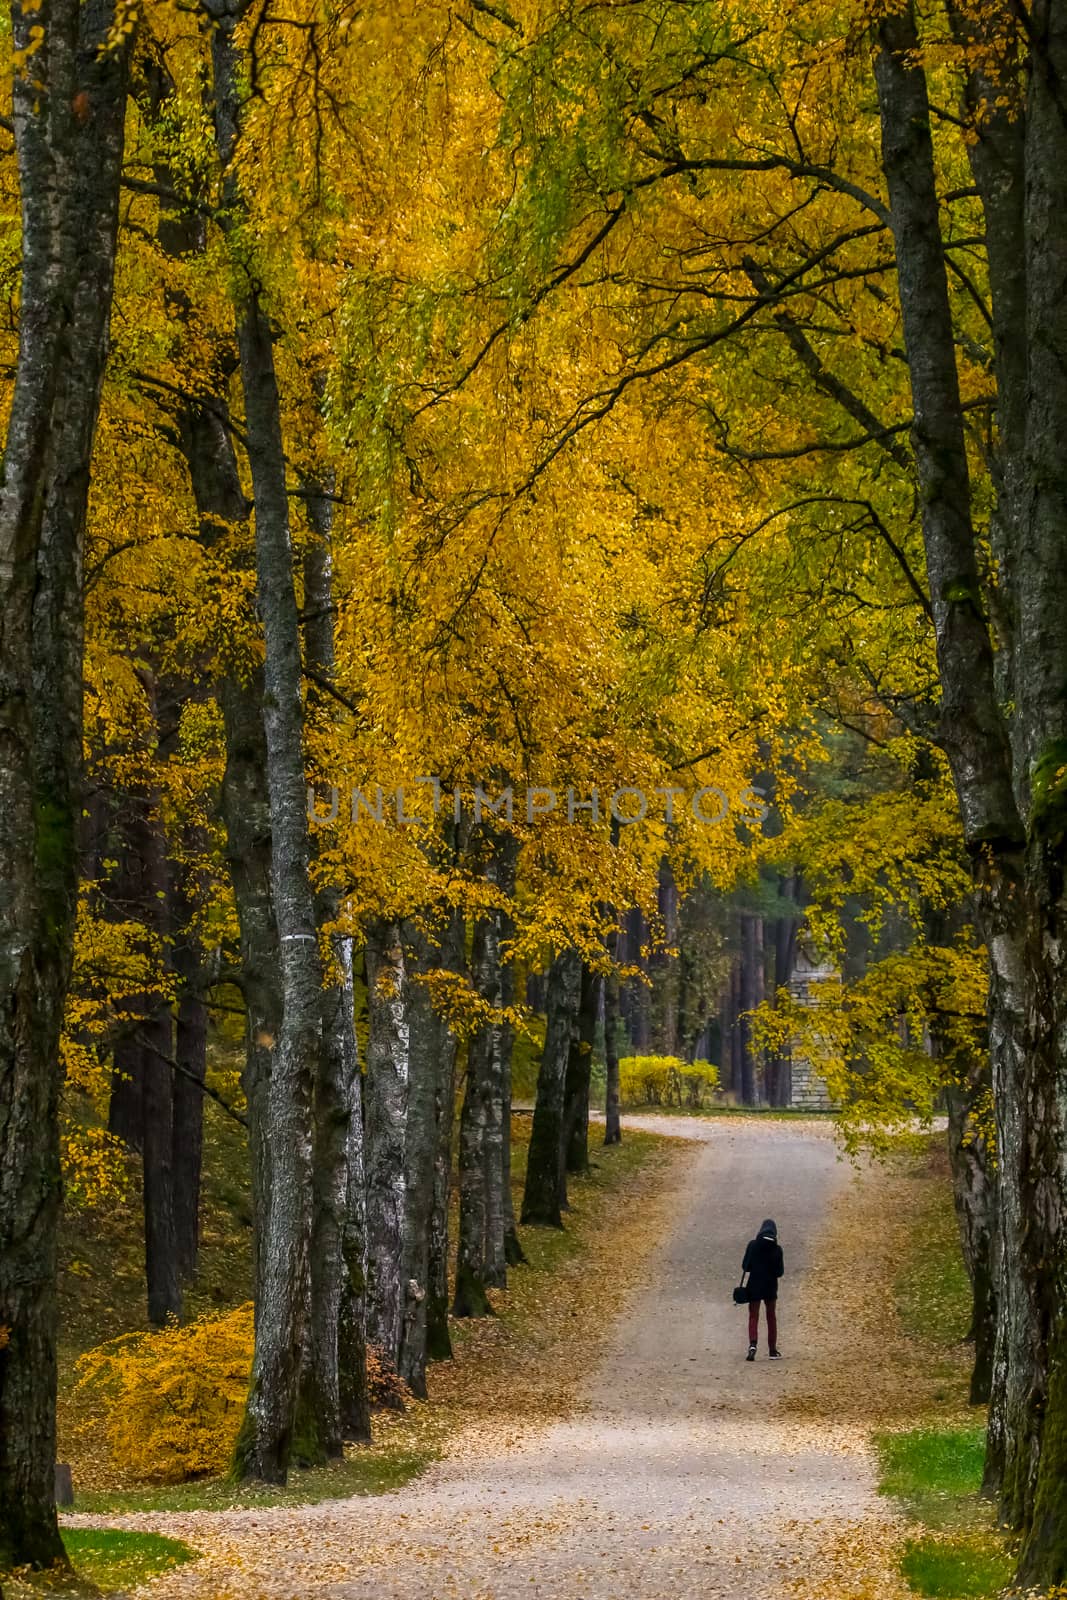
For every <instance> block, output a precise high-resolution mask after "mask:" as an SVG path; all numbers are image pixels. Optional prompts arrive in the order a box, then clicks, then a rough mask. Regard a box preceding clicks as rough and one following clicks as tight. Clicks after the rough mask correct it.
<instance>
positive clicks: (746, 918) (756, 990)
mask: <svg viewBox="0 0 1067 1600" xmlns="http://www.w3.org/2000/svg"><path fill="white" fill-rule="evenodd" d="M762 999H763V918H762V917H760V916H757V915H755V913H753V912H745V913H744V914H743V915H742V918H741V995H740V1009H741V1018H740V1024H739V1027H738V1033H739V1035H740V1040H741V1100H742V1103H743V1104H744V1105H746V1106H752V1105H755V1104H756V1103H757V1100H758V1098H759V1093H758V1083H759V1074H758V1071H757V1066H758V1063H757V1059H756V1056H757V1053H756V1050H755V1048H754V1046H753V1042H752V1023H751V1021H750V1019H749V1017H748V1015H747V1013H748V1012H750V1011H753V1010H755V1008H756V1006H758V1005H759V1004H760V1002H761V1001H762Z"/></svg>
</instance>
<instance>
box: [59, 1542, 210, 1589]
mask: <svg viewBox="0 0 1067 1600" xmlns="http://www.w3.org/2000/svg"><path fill="white" fill-rule="evenodd" d="M63 1543H64V1544H65V1545H66V1547H67V1555H68V1556H69V1557H70V1560H71V1565H72V1566H73V1567H74V1571H75V1573H76V1574H77V1576H78V1578H79V1579H81V1580H82V1581H83V1582H86V1581H87V1582H88V1583H89V1584H91V1585H92V1586H93V1588H95V1589H99V1590H100V1592H101V1593H102V1594H113V1593H115V1591H117V1590H118V1591H121V1590H125V1589H134V1588H136V1587H137V1585H138V1584H141V1583H147V1582H148V1580H149V1578H157V1577H158V1576H159V1574H160V1573H161V1572H169V1571H170V1569H171V1568H172V1567H180V1566H183V1565H184V1563H185V1562H186V1561H195V1560H196V1559H197V1556H198V1554H199V1551H197V1550H194V1549H193V1548H192V1547H191V1546H190V1545H187V1544H183V1542H182V1541H181V1540H180V1539H166V1538H164V1537H163V1535H162V1534H161V1533H133V1532H131V1531H130V1530H128V1529H126V1528H65V1529H64V1530H63Z"/></svg>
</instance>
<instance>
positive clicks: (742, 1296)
mask: <svg viewBox="0 0 1067 1600" xmlns="http://www.w3.org/2000/svg"><path fill="white" fill-rule="evenodd" d="M751 1299H752V1296H751V1294H750V1293H749V1288H748V1284H747V1283H739V1284H738V1285H737V1288H736V1289H735V1290H734V1305H735V1306H747V1305H748V1303H749V1301H750V1300H751Z"/></svg>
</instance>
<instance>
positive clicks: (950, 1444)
mask: <svg viewBox="0 0 1067 1600" xmlns="http://www.w3.org/2000/svg"><path fill="white" fill-rule="evenodd" d="M874 1443H875V1449H876V1450H877V1452H878V1461H879V1466H880V1475H879V1482H878V1490H879V1493H880V1494H887V1495H892V1496H893V1497H894V1499H897V1500H900V1501H901V1502H902V1503H903V1505H904V1507H905V1508H906V1510H907V1511H908V1512H909V1514H910V1515H911V1516H913V1517H914V1518H915V1519H916V1520H917V1521H919V1522H923V1523H925V1524H926V1526H927V1527H935V1528H943V1527H953V1526H959V1525H961V1524H965V1523H970V1522H973V1521H975V1520H979V1519H980V1520H985V1519H986V1518H987V1516H988V1512H987V1508H986V1507H984V1506H982V1505H981V1504H980V1503H979V1500H978V1494H979V1491H980V1490H981V1487H982V1468H983V1465H984V1461H985V1429H984V1428H983V1427H982V1426H980V1425H978V1426H975V1427H971V1428H941V1427H924V1428H912V1429H910V1430H909V1431H908V1432H906V1433H882V1434H877V1435H876V1436H875V1441H874Z"/></svg>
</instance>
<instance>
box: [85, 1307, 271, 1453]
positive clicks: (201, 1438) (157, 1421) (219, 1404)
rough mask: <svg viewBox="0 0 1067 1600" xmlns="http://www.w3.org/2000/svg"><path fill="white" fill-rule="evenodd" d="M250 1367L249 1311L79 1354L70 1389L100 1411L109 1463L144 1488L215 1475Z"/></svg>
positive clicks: (228, 1447)
mask: <svg viewBox="0 0 1067 1600" xmlns="http://www.w3.org/2000/svg"><path fill="white" fill-rule="evenodd" d="M251 1367H252V1305H251V1302H249V1303H248V1304H246V1305H242V1306H238V1307H237V1309H236V1310H234V1311H230V1312H228V1313H226V1314H225V1315H224V1316H210V1317H199V1318H198V1319H197V1320H196V1321H195V1322H190V1323H189V1324H187V1326H185V1327H179V1326H178V1324H177V1323H173V1324H171V1325H170V1326H169V1327H166V1328H162V1329H160V1330H159V1331H158V1332H154V1333H128V1334H123V1335H122V1336H121V1337H120V1338H118V1339H111V1340H109V1341H108V1342H107V1343H106V1344H102V1345H99V1346H98V1347H97V1348H96V1349H95V1350H88V1351H86V1353H85V1355H83V1356H82V1357H81V1358H80V1360H79V1362H78V1387H79V1390H81V1391H83V1392H85V1391H90V1392H91V1393H92V1395H93V1396H94V1397H96V1398H98V1399H99V1400H100V1401H102V1402H103V1403H104V1404H105V1405H106V1407H107V1440H108V1447H109V1449H110V1451H111V1454H112V1457H113V1458H114V1460H115V1462H116V1464H117V1465H118V1466H119V1467H121V1468H123V1469H124V1470H125V1471H127V1472H129V1473H131V1474H132V1475H134V1476H135V1477H137V1478H139V1479H141V1480H142V1481H143V1482H146V1483H180V1482H182V1481H183V1480H184V1479H186V1478H199V1477H204V1476H207V1475H210V1474H212V1473H217V1472H222V1471H223V1470H224V1469H225V1468H226V1467H227V1466H228V1465H229V1461H230V1457H231V1455H232V1454H233V1447H234V1442H235V1440H236V1438H237V1430H238V1428H239V1427H240V1424H241V1416H242V1413H243V1411H244V1403H245V1396H246V1394H247V1392H248V1376H249V1373H250V1371H251Z"/></svg>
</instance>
